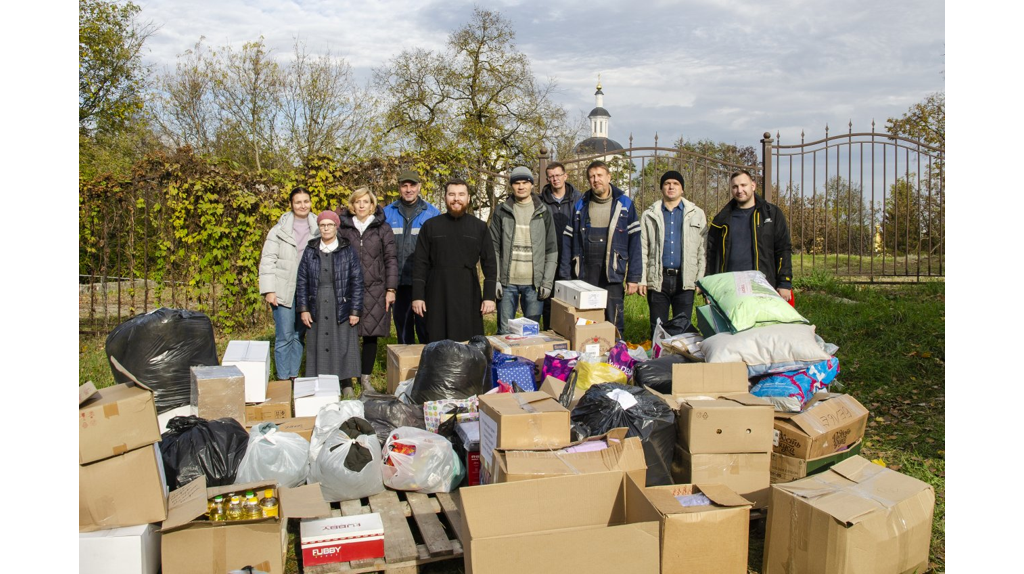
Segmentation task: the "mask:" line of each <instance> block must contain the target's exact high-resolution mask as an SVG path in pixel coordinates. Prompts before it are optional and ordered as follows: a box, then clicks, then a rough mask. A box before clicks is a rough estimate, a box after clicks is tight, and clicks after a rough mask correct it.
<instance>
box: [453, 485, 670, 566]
mask: <svg viewBox="0 0 1024 574" xmlns="http://www.w3.org/2000/svg"><path fill="white" fill-rule="evenodd" d="M459 492H460V494H461V497H462V505H461V510H462V529H461V530H462V541H463V548H464V551H465V558H464V559H465V566H466V572H467V574H521V573H524V572H587V573H588V574H602V573H608V574H622V573H623V572H629V573H630V574H654V573H656V572H658V571H659V568H658V566H659V565H658V561H659V560H658V551H659V528H660V527H659V522H658V521H659V515H658V512H657V511H656V510H655V509H654V508H653V507H652V506H651V505H650V503H649V502H648V501H647V499H646V498H645V497H644V496H643V493H642V492H641V487H639V486H637V485H636V483H635V482H633V481H632V479H630V478H629V476H628V475H626V474H625V473H622V472H618V471H613V472H600V473H594V474H579V475H567V476H559V477H553V478H545V479H541V480H524V481H518V482H507V483H503V484H493V485H487V486H474V487H473V488H463V489H462V490H460V491H459Z"/></svg>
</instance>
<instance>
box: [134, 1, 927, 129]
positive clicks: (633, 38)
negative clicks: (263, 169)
mask: <svg viewBox="0 0 1024 574" xmlns="http://www.w3.org/2000/svg"><path fill="white" fill-rule="evenodd" d="M140 5H142V7H143V11H142V17H143V18H144V19H149V20H152V21H153V23H154V24H156V25H157V26H159V30H158V31H157V32H156V34H154V35H153V37H151V38H150V40H149V42H148V47H149V53H148V55H147V58H148V60H149V62H150V63H153V64H156V65H157V66H158V67H162V66H173V64H174V61H175V57H176V55H177V54H179V53H181V52H184V51H185V50H187V49H188V48H190V47H191V46H192V45H193V44H194V43H195V42H196V41H197V40H198V39H199V37H200V36H205V37H206V40H207V42H208V43H209V44H210V45H212V46H214V47H216V46H222V45H225V44H231V45H240V44H241V43H242V42H245V41H250V40H255V39H257V38H259V36H260V35H263V36H264V37H265V40H266V43H267V44H268V46H270V47H271V48H272V49H273V50H274V51H275V53H276V54H277V56H278V57H279V58H281V59H282V61H284V60H286V59H288V58H289V56H290V53H291V46H292V43H293V38H294V37H295V36H299V37H300V38H302V39H303V40H304V41H305V42H306V43H307V46H308V48H309V49H310V50H311V51H314V52H319V51H322V50H326V49H328V48H329V49H330V50H331V51H332V53H334V54H338V55H341V56H344V57H345V58H346V59H347V60H348V62H349V63H350V64H351V65H352V66H353V68H354V70H355V72H356V74H357V76H358V77H359V78H361V79H364V80H365V79H367V78H369V77H370V72H371V70H372V69H373V68H374V67H377V66H380V65H381V64H383V63H384V62H386V61H387V60H388V59H389V58H391V57H393V56H395V55H396V54H398V53H400V52H401V51H402V50H404V49H411V48H427V49H441V48H442V47H443V45H444V41H445V38H446V36H447V34H448V33H449V32H450V31H452V30H454V29H456V28H458V27H459V26H461V25H463V24H465V23H466V22H468V21H469V19H470V16H471V13H472V10H473V2H467V1H462V0H444V1H437V0H360V1H349V0H297V1H284V0H218V1H216V2H211V1H209V0H145V1H143V2H140ZM481 5H482V6H484V7H486V8H489V9H494V10H497V11H499V12H501V13H502V14H503V15H504V16H505V17H506V18H508V19H509V20H511V22H512V23H513V26H514V27H515V29H516V33H517V43H518V47H519V49H520V50H521V51H522V52H524V53H525V54H526V55H527V56H529V58H530V61H531V62H532V64H533V72H534V74H535V75H536V76H537V77H539V78H542V79H543V78H549V77H550V78H553V79H555V80H556V82H557V84H558V93H557V95H556V98H557V100H558V102H559V103H561V104H562V105H563V106H564V107H565V109H566V110H567V111H569V112H570V114H571V115H572V116H576V115H578V114H579V113H580V112H583V113H586V112H589V111H590V109H591V108H593V106H594V86H595V84H596V82H597V75H598V74H601V80H602V84H603V86H604V92H605V107H606V108H607V109H608V111H609V112H610V113H611V115H612V119H611V124H610V133H609V135H610V137H611V138H612V139H615V140H617V141H619V142H620V143H622V144H623V145H627V140H628V139H629V134H630V133H632V134H633V136H634V142H635V143H637V145H650V144H651V143H652V142H653V138H654V133H655V132H658V133H659V134H660V142H661V143H662V144H666V145H667V144H671V142H672V141H673V140H675V139H676V138H677V137H679V135H681V134H682V135H684V136H685V137H687V138H688V139H700V138H705V137H706V138H711V139H714V140H718V141H726V142H730V143H737V144H740V145H755V146H756V144H757V142H758V140H759V138H760V135H761V134H762V133H763V132H765V131H770V132H772V133H773V134H774V133H776V132H777V131H778V132H781V135H782V139H783V141H784V142H788V143H793V142H794V140H795V139H797V138H799V137H800V131H801V130H806V131H807V134H808V137H809V138H810V137H811V136H814V139H817V138H818V137H821V135H822V132H823V129H824V126H825V124H826V123H828V124H829V125H830V126H832V127H833V129H836V128H837V127H838V128H840V129H842V130H843V131H845V129H846V126H847V123H848V122H849V121H850V120H852V121H853V123H854V130H855V131H858V130H864V131H867V130H869V129H870V123H871V120H872V119H874V120H876V121H877V123H878V125H879V129H881V127H882V126H884V123H885V119H886V118H888V117H890V116H895V115H900V114H902V113H903V112H904V111H905V110H906V109H907V107H908V106H910V105H911V104H913V103H915V102H917V101H919V100H921V99H922V98H923V97H924V96H925V95H926V94H929V93H932V92H936V91H941V90H944V89H945V76H944V73H943V71H944V69H945V64H944V52H945V31H944V28H945V12H944V6H943V3H942V2H936V1H934V0H931V1H924V0H903V1H899V2H893V1H892V0H886V1H877V0H865V1H861V2H827V3H824V2H815V1H811V0H806V1H805V0H789V1H782V2H763V1H761V2H744V1H737V0H727V1H716V0H705V1H689V2H673V1H664V0H662V1H646V0H645V1H642V2H638V1H631V2H622V1H616V2H600V1H593V0H591V1H582V0H563V1H559V2H557V3H549V2H538V1H534V0H522V1H514V0H500V1H495V2H486V3H481ZM550 6H556V7H554V8H552V7H550Z"/></svg>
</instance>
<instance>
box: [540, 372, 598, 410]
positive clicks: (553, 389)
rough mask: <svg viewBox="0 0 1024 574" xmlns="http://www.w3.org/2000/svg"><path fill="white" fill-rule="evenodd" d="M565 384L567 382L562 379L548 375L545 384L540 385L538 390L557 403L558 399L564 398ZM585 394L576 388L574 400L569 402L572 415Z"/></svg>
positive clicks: (573, 395) (573, 394)
mask: <svg viewBox="0 0 1024 574" xmlns="http://www.w3.org/2000/svg"><path fill="white" fill-rule="evenodd" d="M565 384H566V383H565V381H563V380H562V379H558V378H555V377H552V376H551V375H548V376H546V377H544V382H543V383H541V384H540V389H538V390H539V391H540V392H542V393H547V394H548V395H549V396H550V397H551V398H553V399H555V400H556V401H557V400H558V398H559V397H560V396H562V390H564V389H565ZM584 393H586V391H584V390H582V389H580V388H576V389H574V390H573V393H572V400H571V401H569V413H570V414H571V413H572V410H573V409H574V408H576V404H577V403H579V402H580V398H581V397H582V396H583V394H584Z"/></svg>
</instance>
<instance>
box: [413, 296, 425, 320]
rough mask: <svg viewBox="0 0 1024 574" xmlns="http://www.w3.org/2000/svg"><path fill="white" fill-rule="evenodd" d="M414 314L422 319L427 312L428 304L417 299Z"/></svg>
mask: <svg viewBox="0 0 1024 574" xmlns="http://www.w3.org/2000/svg"><path fill="white" fill-rule="evenodd" d="M412 312H413V313H416V314H417V315H419V316H420V317H422V316H423V314H424V313H426V312H427V302H426V301H424V300H423V299H417V300H415V301H413V302H412Z"/></svg>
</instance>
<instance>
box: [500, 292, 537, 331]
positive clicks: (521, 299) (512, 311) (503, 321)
mask: <svg viewBox="0 0 1024 574" xmlns="http://www.w3.org/2000/svg"><path fill="white" fill-rule="evenodd" d="M520 303H522V307H523V316H524V317H526V318H527V319H531V320H533V321H537V322H538V323H540V315H541V313H543V312H544V303H543V302H542V301H540V300H539V299H537V290H536V289H534V287H533V285H502V286H501V301H500V302H498V334H499V335H505V334H507V333H509V330H508V321H509V319H515V317H516V310H517V309H518V308H519V306H520Z"/></svg>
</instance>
